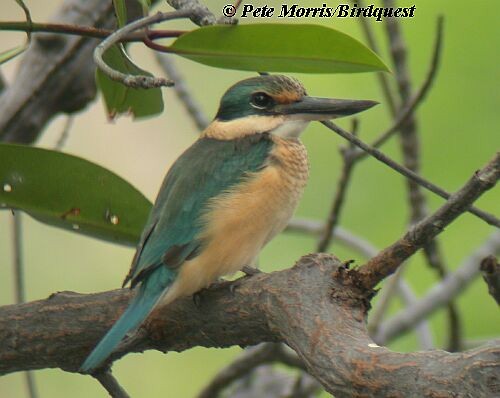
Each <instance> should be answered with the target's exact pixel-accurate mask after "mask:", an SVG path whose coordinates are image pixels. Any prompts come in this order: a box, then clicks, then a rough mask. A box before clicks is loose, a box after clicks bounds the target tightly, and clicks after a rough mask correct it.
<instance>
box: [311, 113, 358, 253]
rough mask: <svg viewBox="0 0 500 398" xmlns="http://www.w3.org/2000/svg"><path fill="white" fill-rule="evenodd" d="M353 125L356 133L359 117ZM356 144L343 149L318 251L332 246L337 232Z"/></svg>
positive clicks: (353, 162)
mask: <svg viewBox="0 0 500 398" xmlns="http://www.w3.org/2000/svg"><path fill="white" fill-rule="evenodd" d="M352 120H353V125H352V128H351V131H352V134H353V135H356V133H357V130H358V119H356V118H354V119H352ZM353 148H355V147H354V145H353V144H350V148H349V149H341V151H340V152H341V154H342V171H341V172H340V177H339V181H338V183H337V189H336V191H337V192H336V194H335V197H334V199H333V202H332V207H331V210H330V213H329V215H328V219H327V221H326V223H325V229H324V231H323V234H322V236H321V237H320V239H319V242H318V246H317V249H316V251H317V252H324V251H326V250H327V249H328V246H330V242H331V240H332V234H333V233H334V232H335V227H336V226H337V225H338V223H339V220H340V213H341V211H342V208H343V205H344V201H345V197H346V195H347V189H348V187H349V183H350V181H351V177H352V172H353V171H354V165H355V162H356V159H355V158H354V157H352V156H350V154H351V153H352V150H353Z"/></svg>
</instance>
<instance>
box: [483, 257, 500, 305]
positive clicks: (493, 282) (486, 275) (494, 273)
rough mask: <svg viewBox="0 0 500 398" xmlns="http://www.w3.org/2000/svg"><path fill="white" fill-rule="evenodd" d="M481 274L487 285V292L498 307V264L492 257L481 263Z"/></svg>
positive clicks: (499, 286)
mask: <svg viewBox="0 0 500 398" xmlns="http://www.w3.org/2000/svg"><path fill="white" fill-rule="evenodd" d="M481 272H482V273H483V279H484V281H485V282H486V284H487V285H488V292H489V293H490V295H491V297H493V298H494V299H495V301H496V302H497V304H498V305H500V263H499V262H498V260H497V259H496V258H495V257H494V256H492V255H490V256H488V257H486V258H484V259H483V261H481Z"/></svg>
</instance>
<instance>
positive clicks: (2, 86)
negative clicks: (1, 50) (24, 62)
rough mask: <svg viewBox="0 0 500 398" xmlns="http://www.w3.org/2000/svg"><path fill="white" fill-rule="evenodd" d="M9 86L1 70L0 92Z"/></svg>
mask: <svg viewBox="0 0 500 398" xmlns="http://www.w3.org/2000/svg"><path fill="white" fill-rule="evenodd" d="M6 87H7V83H6V81H5V78H4V76H3V73H2V71H1V70H0V94H1V93H2V91H3V90H4V89H5V88H6Z"/></svg>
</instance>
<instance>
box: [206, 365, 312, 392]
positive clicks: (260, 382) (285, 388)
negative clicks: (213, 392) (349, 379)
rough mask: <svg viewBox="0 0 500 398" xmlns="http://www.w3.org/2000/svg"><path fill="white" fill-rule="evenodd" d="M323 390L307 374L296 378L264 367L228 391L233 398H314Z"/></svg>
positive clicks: (239, 381)
mask: <svg viewBox="0 0 500 398" xmlns="http://www.w3.org/2000/svg"><path fill="white" fill-rule="evenodd" d="M321 390H322V388H321V385H320V384H319V383H318V382H317V381H316V380H315V379H314V378H313V377H312V376H310V375H308V374H307V373H300V374H299V375H298V376H295V375H293V374H290V373H284V372H282V371H279V370H277V369H275V368H273V366H272V365H262V366H259V367H258V368H256V369H255V370H254V371H252V372H251V373H250V374H248V375H247V376H246V377H244V378H242V379H240V380H238V381H236V382H235V383H234V387H231V388H229V389H228V392H227V394H226V396H229V397H231V398H276V397H283V398H285V397H286V398H314V397H317V396H318V393H319V392H320V391H321ZM214 398H215V397H214Z"/></svg>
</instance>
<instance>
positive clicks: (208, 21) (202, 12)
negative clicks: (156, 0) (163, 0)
mask: <svg viewBox="0 0 500 398" xmlns="http://www.w3.org/2000/svg"><path fill="white" fill-rule="evenodd" d="M167 3H168V4H169V5H170V6H171V7H173V8H175V9H176V10H179V11H184V10H188V11H191V13H190V16H189V18H190V19H191V21H193V22H194V23H195V24H196V25H200V26H204V25H215V24H216V23H217V19H216V18H215V15H214V14H212V12H210V10H209V9H208V7H207V6H205V5H204V4H202V3H201V2H199V1H198V0H167Z"/></svg>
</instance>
